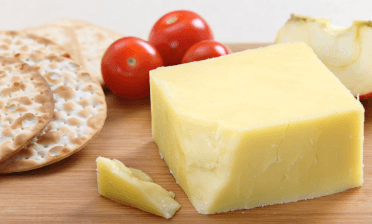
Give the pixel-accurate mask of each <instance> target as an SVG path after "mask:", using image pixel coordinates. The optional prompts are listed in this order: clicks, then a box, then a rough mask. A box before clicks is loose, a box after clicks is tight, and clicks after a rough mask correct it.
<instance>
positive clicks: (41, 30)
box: [22, 24, 85, 66]
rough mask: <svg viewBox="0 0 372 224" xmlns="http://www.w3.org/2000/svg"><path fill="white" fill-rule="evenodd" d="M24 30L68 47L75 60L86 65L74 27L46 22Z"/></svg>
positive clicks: (67, 49) (65, 47)
mask: <svg viewBox="0 0 372 224" xmlns="http://www.w3.org/2000/svg"><path fill="white" fill-rule="evenodd" d="M22 32H25V33H27V34H34V35H37V36H40V37H44V38H47V39H49V40H51V41H53V42H55V43H56V44H58V45H60V46H62V47H63V48H64V49H66V51H68V52H69V53H70V54H71V58H72V59H73V60H75V61H77V62H78V63H79V64H80V65H81V66H85V63H84V59H83V56H82V55H81V50H80V46H79V43H78V41H77V38H76V35H75V32H74V30H73V29H71V28H69V27H64V26H59V25H54V24H45V25H43V26H39V27H31V28H27V29H24V30H22Z"/></svg>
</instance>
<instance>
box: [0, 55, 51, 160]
mask: <svg viewBox="0 0 372 224" xmlns="http://www.w3.org/2000/svg"><path fill="white" fill-rule="evenodd" d="M0 109H1V114H0V130H1V133H0V161H4V160H5V159H7V158H8V157H10V156H11V155H13V154H14V153H16V152H17V151H19V150H21V149H22V148H23V147H25V146H26V145H27V144H28V143H29V142H30V141H31V140H32V139H33V138H34V137H35V136H36V135H38V134H39V133H40V132H41V131H42V130H43V129H44V128H45V127H46V126H47V125H48V124H49V122H50V121H51V119H52V115H53V109H54V101H53V92H52V91H51V89H50V88H49V85H48V83H47V82H46V81H45V80H44V78H43V77H42V76H41V75H40V73H39V72H38V71H37V70H36V69H34V68H32V67H30V66H28V65H27V64H25V63H23V62H22V61H20V60H17V59H14V58H6V57H0Z"/></svg>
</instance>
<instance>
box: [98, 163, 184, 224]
mask: <svg viewBox="0 0 372 224" xmlns="http://www.w3.org/2000/svg"><path fill="white" fill-rule="evenodd" d="M97 171H98V173H97V182H98V191H99V193H100V194H101V195H102V196H105V197H107V198H109V199H111V200H113V201H116V202H119V203H121V204H124V205H129V206H133V207H136V208H139V209H141V210H144V211H146V212H150V213H153V214H155V215H159V216H162V217H164V218H167V219H169V218H172V217H173V215H174V214H175V213H176V211H177V210H178V209H179V208H180V207H181V205H180V204H179V203H178V202H177V201H175V200H174V199H173V198H174V196H175V194H174V193H173V192H171V191H169V192H168V191H166V190H165V189H164V188H162V187H161V186H159V185H157V184H155V183H154V182H153V181H152V179H151V177H150V176H148V175H147V174H145V173H143V172H142V171H141V170H137V169H133V168H128V167H126V166H125V165H124V164H123V163H121V162H120V161H118V160H116V159H114V160H110V159H107V158H104V157H98V158H97Z"/></svg>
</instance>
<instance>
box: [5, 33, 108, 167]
mask: <svg viewBox="0 0 372 224" xmlns="http://www.w3.org/2000/svg"><path fill="white" fill-rule="evenodd" d="M2 45H4V46H6V47H4V48H1V47H0V56H1V55H7V56H11V55H13V56H16V57H19V58H22V60H24V61H26V62H27V63H28V64H29V65H30V66H32V67H34V68H37V69H38V71H39V72H40V74H41V75H42V76H43V77H44V78H45V80H46V81H47V82H48V84H49V86H50V88H51V90H52V91H53V96H54V101H55V106H54V113H53V118H52V120H51V122H50V123H49V124H48V125H47V127H46V128H45V129H44V130H43V131H42V133H41V134H39V135H38V136H37V137H36V138H34V139H33V140H32V141H31V143H30V144H29V145H28V146H27V147H25V148H23V149H22V150H21V151H19V152H17V153H16V154H14V155H13V156H11V157H10V158H8V159H7V160H5V161H4V162H2V163H0V173H10V172H20V171H26V170H31V169H35V168H39V167H42V166H45V165H48V164H51V163H54V162H57V161H59V160H61V159H63V158H66V157H68V156H70V155H71V154H73V153H75V152H77V151H79V150H80V149H81V148H83V147H84V146H85V145H86V144H88V142H89V141H90V140H91V139H92V138H93V137H94V136H95V135H96V134H97V133H99V131H100V130H101V128H102V127H103V124H104V122H105V119H106V115H107V108H106V101H105V95H104V93H103V90H102V88H101V86H100V84H99V83H98V82H97V81H96V80H95V79H93V78H92V77H91V75H90V74H89V73H88V72H86V71H85V70H84V69H82V68H81V67H80V66H79V64H78V63H76V62H75V61H73V60H70V59H68V58H66V57H63V56H61V53H62V52H58V51H57V52H55V51H53V49H58V46H56V45H55V44H53V43H51V42H48V40H46V39H43V38H39V37H32V36H29V35H25V34H22V33H18V34H15V33H14V32H13V33H12V34H9V33H6V32H5V33H0V46H2ZM22 45H24V46H26V47H23V46H22ZM26 48H28V50H27V51H24V50H20V49H26ZM4 49H8V50H4ZM18 52H19V53H18Z"/></svg>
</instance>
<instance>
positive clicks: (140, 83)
mask: <svg viewBox="0 0 372 224" xmlns="http://www.w3.org/2000/svg"><path fill="white" fill-rule="evenodd" d="M160 66H163V60H162V58H161V56H160V54H159V53H158V51H157V50H156V49H155V47H154V46H152V45H151V44H150V43H148V42H147V41H144V40H142V39H140V38H137V37H124V38H122V39H119V40H117V41H115V42H114V43H113V44H111V45H110V46H109V48H108V49H107V50H106V52H105V54H104V56H103V58H102V63H101V70H102V77H103V80H104V81H105V84H106V86H107V87H108V88H109V89H110V90H111V91H112V92H114V93H115V94H117V95H119V96H123V97H128V98H141V97H144V96H147V95H149V94H150V84H149V71H150V70H152V69H155V68H157V67H160Z"/></svg>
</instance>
